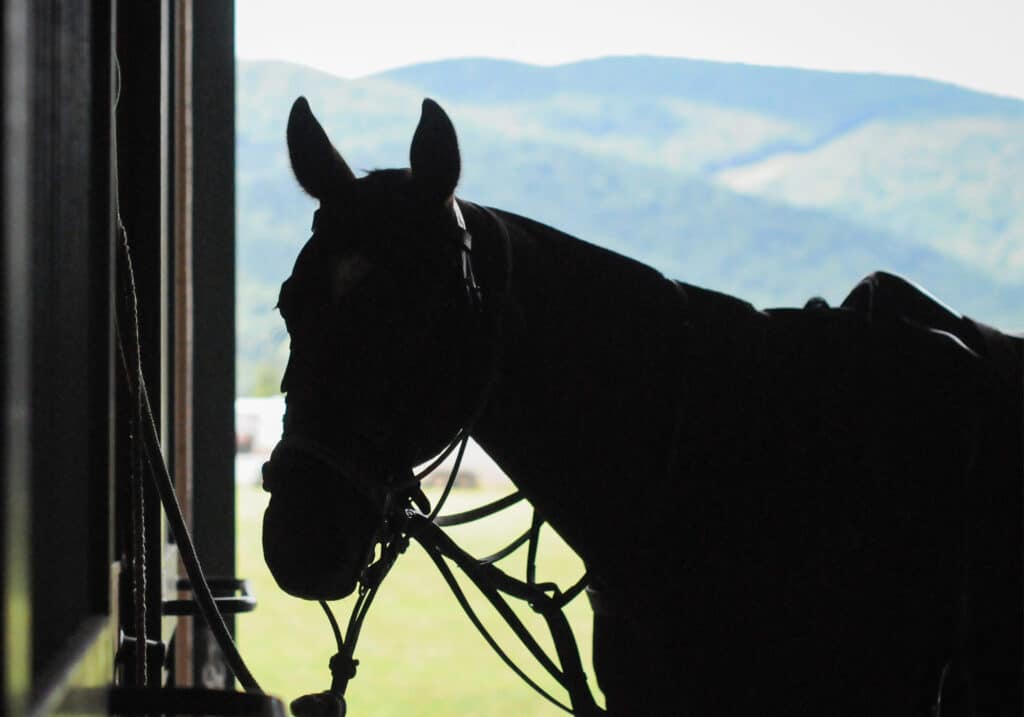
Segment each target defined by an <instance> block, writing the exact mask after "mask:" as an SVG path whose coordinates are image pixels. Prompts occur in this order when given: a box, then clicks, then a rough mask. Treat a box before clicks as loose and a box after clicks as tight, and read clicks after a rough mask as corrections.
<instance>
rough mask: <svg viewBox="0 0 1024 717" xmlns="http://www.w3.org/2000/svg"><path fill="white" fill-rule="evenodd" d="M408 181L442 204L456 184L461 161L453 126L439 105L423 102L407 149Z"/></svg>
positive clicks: (429, 197) (426, 100) (452, 191)
mask: <svg viewBox="0 0 1024 717" xmlns="http://www.w3.org/2000/svg"><path fill="white" fill-rule="evenodd" d="M409 166H410V168H411V169H412V178H413V181H414V182H415V183H416V185H417V186H419V187H420V188H421V191H423V192H424V193H425V195H426V197H427V198H428V199H430V200H435V201H438V202H442V201H446V200H447V199H448V198H449V197H451V196H452V194H453V193H454V192H455V185H456V184H458V183H459V172H460V170H461V167H462V162H461V160H460V159H459V140H458V139H457V138H456V136H455V127H454V126H452V121H451V120H450V119H448V115H447V114H445V111H444V110H443V109H441V105H439V104H437V103H436V102H434V101H433V100H431V99H425V100H423V110H422V113H421V115H420V123H419V125H418V126H417V127H416V133H415V134H414V135H413V136H412V146H411V147H410V148H409Z"/></svg>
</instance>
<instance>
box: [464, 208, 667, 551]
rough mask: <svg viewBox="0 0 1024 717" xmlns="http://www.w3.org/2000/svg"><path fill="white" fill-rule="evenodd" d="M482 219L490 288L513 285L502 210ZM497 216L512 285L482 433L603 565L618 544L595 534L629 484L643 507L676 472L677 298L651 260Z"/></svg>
mask: <svg viewBox="0 0 1024 717" xmlns="http://www.w3.org/2000/svg"><path fill="white" fill-rule="evenodd" d="M473 215H474V217H473V219H474V221H473V224H472V225H471V226H470V229H471V231H473V234H474V241H478V240H477V237H480V240H479V244H478V247H479V248H478V249H477V250H476V251H475V252H474V256H475V257H478V258H480V260H481V263H482V266H481V283H482V285H484V287H485V290H486V288H487V286H488V285H489V286H495V285H500V284H501V283H503V277H504V272H505V267H504V266H503V263H504V262H505V258H504V250H503V247H502V243H503V240H502V238H501V235H500V232H499V230H498V227H497V226H496V224H495V221H494V217H487V216H486V215H484V214H483V213H482V212H480V211H479V210H477V211H475V212H473ZM497 220H498V221H500V222H502V223H503V224H504V225H505V230H506V232H507V237H508V241H509V245H510V249H511V266H512V269H511V281H510V287H509V296H508V300H507V302H506V306H505V309H504V320H503V324H502V325H503V330H502V332H501V339H500V346H499V349H498V350H499V351H500V358H499V368H498V373H497V377H496V383H495V385H494V387H493V389H492V393H491V397H490V400H489V402H488V406H487V409H486V411H485V413H484V414H483V416H482V417H481V420H480V422H479V424H478V425H477V426H476V428H475V430H474V437H475V438H476V439H477V441H478V442H479V443H480V444H481V445H482V446H483V448H484V450H486V451H487V452H488V453H489V454H490V455H491V457H492V458H494V459H495V461H496V462H497V463H498V464H499V465H500V466H501V467H502V469H503V470H504V471H505V472H506V473H507V474H508V475H509V477H510V478H512V480H513V481H514V482H515V483H516V484H517V486H518V487H519V488H520V489H521V490H522V491H523V492H524V493H525V494H526V495H527V497H529V498H530V499H531V501H532V502H533V503H534V505H535V506H536V507H537V508H538V509H540V511H541V513H542V514H543V515H544V516H545V517H546V518H547V519H548V520H549V521H550V522H551V523H552V525H553V526H554V527H555V528H556V530H558V531H559V532H560V533H561V534H562V536H563V537H564V538H565V539H566V540H567V541H568V542H569V543H570V545H573V547H574V548H576V549H577V551H578V552H580V553H581V554H583V555H584V557H585V558H587V557H594V558H595V559H596V560H597V561H598V562H601V554H602V553H606V552H607V549H610V546H604V548H603V547H602V546H601V545H600V543H602V540H601V536H600V535H597V534H596V533H597V532H598V531H603V532H605V533H607V532H610V531H608V527H607V524H606V523H605V522H604V519H606V518H607V519H609V520H611V519H614V520H615V521H616V524H618V525H621V523H622V520H623V516H622V511H623V507H624V506H623V495H624V492H625V491H628V492H629V495H631V496H633V497H635V498H637V499H638V500H639V501H641V502H642V503H643V502H646V499H645V496H648V495H651V496H653V495H654V494H656V493H657V492H658V491H659V488H660V487H661V486H662V485H663V484H664V481H665V480H668V479H670V478H671V473H672V472H673V471H672V470H671V464H672V461H673V447H674V446H675V445H676V444H677V443H678V441H677V440H676V436H675V431H676V430H677V423H678V421H677V417H678V411H679V409H680V406H679V402H678V396H679V390H678V389H679V375H680V372H681V368H680V366H679V364H678V362H679V352H680V349H681V345H680V341H681V331H682V321H683V317H682V315H681V313H680V298H679V295H678V293H677V292H676V290H675V288H674V286H673V285H672V283H671V282H669V281H668V280H666V279H665V278H664V277H663V276H662V275H661V274H659V273H658V272H656V271H655V270H653V269H651V268H650V267H647V266H645V265H643V264H640V263H638V262H635V261H632V260H630V259H626V258H625V257H622V256H619V255H617V254H614V253H612V252H609V251H606V250H604V249H600V248H598V247H596V246H593V245H591V244H588V243H586V242H583V241H581V240H578V239H575V238H573V237H570V236H568V235H566V234H563V233H561V232H558V231H556V230H554V229H551V228H550V227H545V226H543V225H541V224H538V223H536V222H533V221H531V220H528V219H524V218H521V217H516V216H514V215H510V214H506V213H503V212H501V213H498V215H497ZM571 506H576V508H572V507H571ZM646 507H647V506H643V505H641V506H639V508H640V510H637V511H636V513H638V514H641V515H642V514H644V513H646ZM606 548H607V549H606ZM588 552H589V553H591V556H588V555H587V553H588Z"/></svg>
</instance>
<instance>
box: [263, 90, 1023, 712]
mask: <svg viewBox="0 0 1024 717" xmlns="http://www.w3.org/2000/svg"><path fill="white" fill-rule="evenodd" d="M287 140H288V148H289V152H290V156H291V162H292V167H293V169H294V172H295V176H296V177H297V179H298V181H299V183H300V184H301V186H302V187H303V188H304V189H305V190H306V191H307V192H308V193H309V194H310V195H312V196H313V197H314V198H316V199H318V200H319V201H320V208H319V210H318V211H317V216H316V221H315V226H314V233H313V236H312V238H310V239H309V241H308V242H307V243H306V244H305V245H304V247H303V248H302V250H301V252H300V253H299V255H298V258H297V259H296V262H295V265H294V269H293V270H292V273H291V276H290V277H289V278H288V279H287V280H286V281H285V282H284V284H283V285H282V287H281V292H280V301H279V308H280V312H281V315H282V316H283V318H284V321H285V323H286V325H287V328H288V332H289V334H290V338H291V354H290V358H289V362H288V366H287V369H286V371H285V375H284V377H283V380H282V386H281V388H282V391H284V392H285V393H286V394H287V411H286V415H285V419H284V434H283V435H284V439H283V442H282V443H281V444H279V446H278V447H277V449H275V451H274V453H273V455H272V458H271V460H270V461H269V463H268V464H267V466H266V467H265V485H266V487H267V488H268V489H269V490H270V491H271V499H270V504H269V507H268V510H267V513H266V516H265V519H264V552H265V557H266V560H267V564H268V565H269V566H270V568H271V570H272V572H273V574H274V577H275V579H276V580H277V582H278V583H279V585H280V586H281V587H282V588H283V589H284V590H286V591H287V592H289V593H291V594H294V595H297V596H301V597H304V598H310V599H323V598H338V597H342V596H344V595H347V594H349V593H350V592H352V591H353V590H354V589H355V587H356V584H357V579H358V577H359V573H360V571H361V570H362V568H363V567H364V566H365V564H366V560H367V555H368V554H370V551H371V550H372V544H373V542H374V540H375V535H376V532H375V531H377V529H378V526H379V521H380V516H381V511H382V505H383V504H384V503H385V502H387V501H394V500H398V501H405V500H407V499H408V498H409V497H410V496H412V495H413V494H414V493H415V488H414V487H412V486H410V485H408V483H405V484H401V486H402V487H401V490H398V489H396V491H394V492H396V494H394V495H392V494H390V493H389V492H388V490H389V489H387V486H392V487H394V486H395V485H397V484H396V483H394V482H391V483H389V482H388V481H389V480H392V477H393V476H396V475H408V473H409V468H410V466H413V465H417V464H420V463H422V462H424V461H426V460H428V459H430V458H431V457H432V456H433V455H435V454H437V453H438V452H439V451H441V450H442V449H443V448H444V447H445V446H446V445H448V444H450V443H451V441H452V439H453V437H454V436H457V435H459V433H460V431H469V432H470V433H471V434H472V436H473V438H474V439H475V440H476V441H477V442H478V443H479V444H480V445H481V446H482V447H483V448H484V450H485V451H486V452H487V453H488V454H489V455H490V456H491V457H493V458H494V459H495V461H497V463H498V464H499V465H500V466H501V467H502V469H503V470H504V471H505V472H506V473H507V474H508V475H509V477H510V478H511V479H512V480H513V481H514V482H515V484H516V485H517V487H518V488H519V489H520V490H521V491H522V492H523V493H524V494H525V495H526V496H527V497H528V499H529V500H530V501H531V502H532V503H533V505H534V506H535V507H536V508H537V510H538V511H539V513H540V514H541V515H542V516H543V517H544V518H545V519H546V520H547V521H548V522H549V523H550V524H551V526H553V528H554V529H555V530H556V531H557V532H558V533H559V534H560V535H561V536H562V537H563V538H564V539H565V541H566V542H567V543H568V544H569V545H570V546H571V547H572V548H573V549H574V550H575V551H576V552H577V553H578V554H579V555H580V557H581V558H582V559H583V561H584V563H585V565H586V569H587V573H588V576H589V580H590V585H591V588H592V591H591V592H592V602H593V606H594V623H595V624H594V643H595V644H594V651H595V657H594V661H595V670H596V674H597V677H598V682H599V684H600V687H601V689H602V690H603V691H604V693H605V696H606V701H607V708H608V711H609V712H610V713H612V714H621V715H641V714H650V715H662V714H685V715H858V716H866V715H875V716H877V715H926V714H928V715H930V714H935V713H936V712H939V711H941V714H943V715H948V714H957V713H958V710H963V711H964V712H967V711H970V710H976V711H977V713H978V714H993V715H994V714H1020V709H1021V681H1020V678H1021V637H1022V623H1021V604H1022V603H1021V515H1022V504H1021V478H1022V465H1021V462H1022V449H1021V411H1022V409H1021V402H1022V395H1024V391H1022V378H1021V367H1022V365H1024V358H1022V355H1024V352H1022V341H1021V339H1020V338H1017V337H1014V336H1011V335H1008V334H1005V333H1001V332H999V331H996V330H994V329H991V328H990V327H987V326H984V325H982V324H979V323H978V322H974V321H971V320H970V319H967V318H965V317H962V316H959V315H957V314H956V313H955V312H952V311H950V310H949V309H946V308H945V307H943V306H942V305H941V304H939V303H937V302H936V301H934V300H933V299H931V298H930V297H928V296H927V295H926V294H924V293H922V292H920V291H919V290H917V289H916V288H915V287H913V286H912V285H911V284H910V283H908V282H906V281H904V280H902V279H900V278H898V277H894V276H892V275H889V274H885V273H878V274H874V275H872V276H869V277H867V278H866V279H865V280H864V281H863V282H862V283H861V284H860V285H859V286H857V287H856V288H855V289H854V290H853V291H852V292H851V294H850V296H849V297H848V298H847V300H846V301H844V302H843V304H842V305H841V306H839V307H829V306H828V305H827V304H826V303H825V302H824V301H822V300H820V299H818V300H814V301H811V302H809V304H808V306H807V307H804V308H794V309H773V310H757V309H755V308H754V307H753V306H751V305H750V304H748V303H747V302H745V301H742V300H740V299H737V298H734V297H730V296H727V295H724V294H721V293H718V292H715V291H712V290H709V289H705V288H701V287H698V286H694V285H690V284H685V283H680V282H676V281H672V280H669V279H667V278H665V277H664V276H663V275H661V274H660V273H659V272H657V271H656V270H654V269H652V268H651V267H649V266H646V265H644V264H642V263H640V262H637V261H634V260H632V259H629V258H626V257H624V256H621V255H618V254H616V253H613V252H611V251H608V250H605V249H602V248H600V247H597V246H594V245H592V244H588V243H587V242H585V241H582V240H579V239H576V238H574V237H571V236H568V235H566V234H564V233H562V232H559V231H558V230H556V229H553V228H551V227H548V226H545V225H543V224H540V223H538V222H536V221H533V220H531V219H528V218H525V217H521V216H517V215H515V214H511V213H509V212H505V211H501V210H498V209H489V208H485V207H481V206H478V205H476V204H473V203H472V202H469V201H466V200H463V199H462V198H458V199H456V198H455V194H454V193H455V189H456V185H457V183H458V179H459V174H460V167H461V159H460V155H459V149H458V142H457V139H456V134H455V130H454V128H453V126H452V123H451V121H450V120H449V118H448V116H447V115H446V114H445V113H444V111H443V110H442V109H441V108H440V106H438V105H437V104H436V103H434V102H432V101H430V100H426V101H424V103H423V108H422V116H421V119H420V121H419V125H418V127H417V129H416V131H415V134H414V136H413V139H412V145H411V150H410V168H409V169H392V170H380V171H374V172H371V173H369V174H367V175H366V176H363V177H360V178H357V177H356V176H355V174H354V173H353V172H352V171H351V170H350V169H349V167H348V165H347V164H346V163H345V161H344V160H343V159H342V156H341V155H340V154H339V152H338V151H337V150H336V149H334V147H333V146H332V144H331V143H330V141H329V140H328V138H327V135H326V134H325V132H324V130H323V129H322V127H321V126H320V124H319V123H318V122H317V120H316V119H315V118H314V116H313V114H312V112H311V111H310V108H309V105H308V104H307V102H306V101H305V100H304V99H302V98H300V99H299V100H297V101H296V102H295V105H294V106H293V108H292V111H291V115H290V117H289V121H288V131H287ZM460 216H462V217H464V222H465V225H466V227H467V229H468V232H469V234H470V235H471V237H472V244H471V246H469V245H467V244H466V242H465V241H464V233H463V232H462V230H461V228H460V226H459V217H460ZM467 259H471V262H472V263H471V273H472V276H471V277H467ZM467 282H469V283H467ZM470 289H472V290H470ZM477 289H478V292H477V291H476V290H477ZM296 441H301V442H303V443H304V444H305V445H307V446H315V447H317V450H311V451H310V450H297V449H296V448H295V446H296V445H299V444H297V443H296ZM323 455H330V456H331V460H329V461H325V460H323V459H322V457H323ZM408 599H409V600H415V599H416V596H415V595H409V596H408ZM438 669H439V671H440V672H441V674H443V668H442V667H440V666H439V668H438Z"/></svg>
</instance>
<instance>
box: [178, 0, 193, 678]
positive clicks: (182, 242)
mask: <svg viewBox="0 0 1024 717" xmlns="http://www.w3.org/2000/svg"><path fill="white" fill-rule="evenodd" d="M192 11H193V7H192V1H191V0H178V1H177V3H176V6H175V9H174V63H175V66H174V80H173V82H174V251H173V256H174V259H173V261H174V301H173V304H174V371H173V373H174V378H173V384H174V451H173V454H174V475H175V487H176V489H177V492H178V502H179V503H181V509H182V512H183V514H184V517H185V523H186V525H188V526H189V528H190V529H191V527H192V426H193V422H192V396H193V385H192V356H193V342H192V315H193V303H192ZM181 572H183V570H179V574H180V573H181ZM175 661H176V663H175V675H176V679H177V681H178V684H179V685H182V686H188V685H191V684H192V621H191V619H190V618H187V617H186V618H181V619H180V621H179V623H178V627H177V631H176V637H175Z"/></svg>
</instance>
